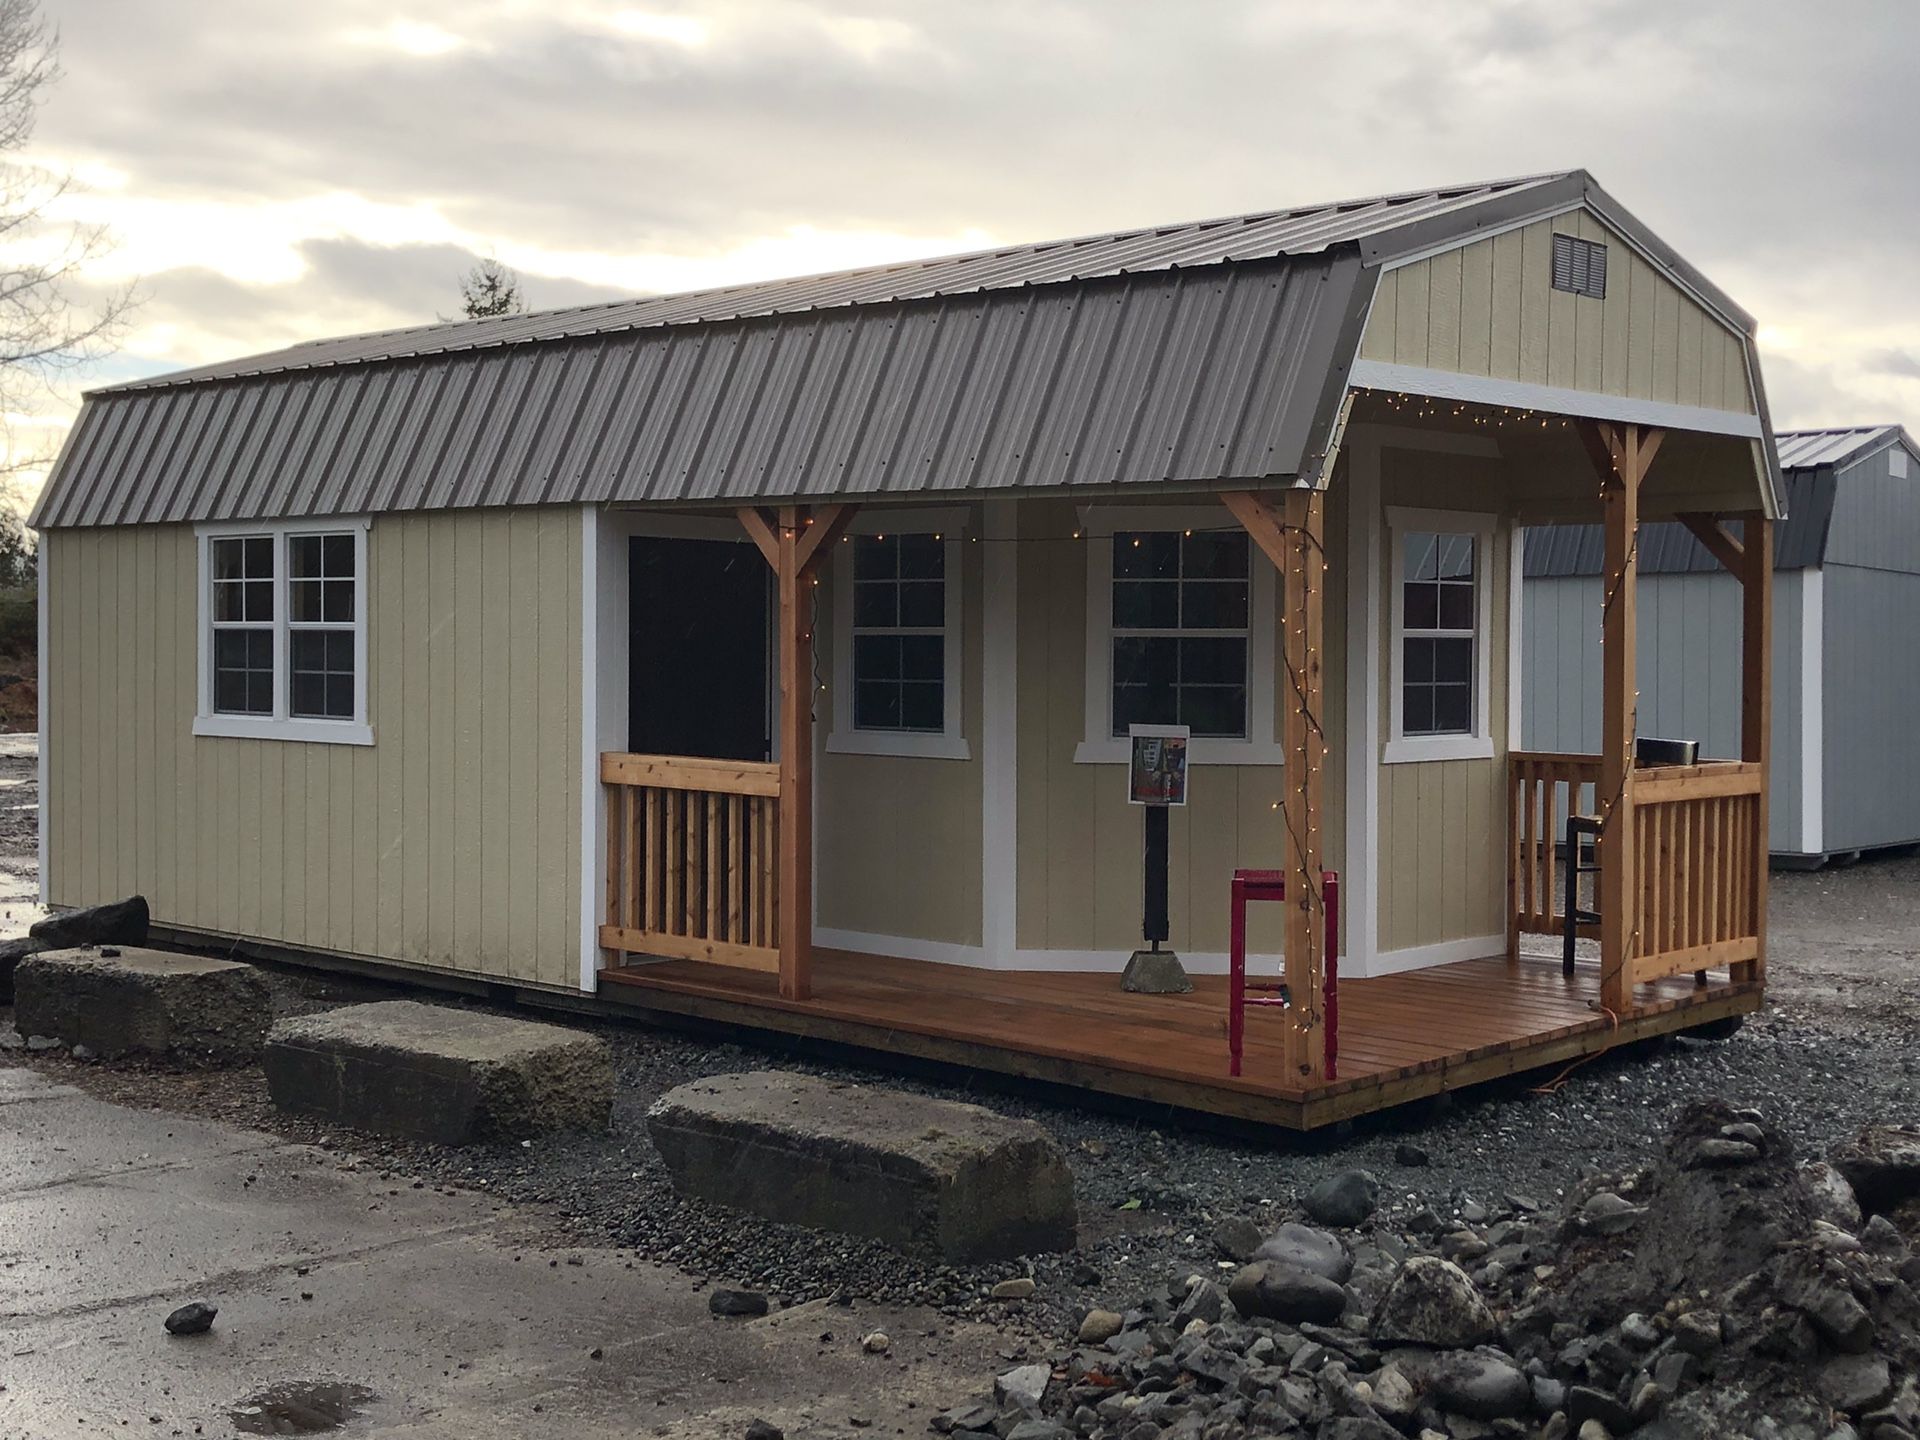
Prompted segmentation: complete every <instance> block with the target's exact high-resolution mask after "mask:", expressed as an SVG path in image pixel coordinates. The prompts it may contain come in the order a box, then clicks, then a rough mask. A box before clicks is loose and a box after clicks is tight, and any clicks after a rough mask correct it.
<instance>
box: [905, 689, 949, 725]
mask: <svg viewBox="0 0 1920 1440" xmlns="http://www.w3.org/2000/svg"><path fill="white" fill-rule="evenodd" d="M944 690H945V687H944V686H943V685H941V684H940V683H939V682H937V681H936V682H934V683H932V684H928V683H925V682H912V681H909V682H908V683H907V684H905V685H902V686H901V687H900V728H901V729H902V730H939V729H941V728H942V726H943V725H944V724H945V722H946V715H945V713H944V711H943V709H942V706H943V705H944V703H945V695H944V693H943V692H944Z"/></svg>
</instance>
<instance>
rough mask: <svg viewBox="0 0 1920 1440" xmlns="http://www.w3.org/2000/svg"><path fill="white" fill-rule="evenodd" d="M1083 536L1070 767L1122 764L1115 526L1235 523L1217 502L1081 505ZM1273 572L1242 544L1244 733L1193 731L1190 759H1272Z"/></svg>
mask: <svg viewBox="0 0 1920 1440" xmlns="http://www.w3.org/2000/svg"><path fill="white" fill-rule="evenodd" d="M1080 516H1081V533H1082V534H1084V535H1085V536H1086V537H1087V539H1088V542H1089V543H1088V545H1087V547H1086V558H1087V668H1086V676H1087V679H1086V694H1085V707H1086V713H1085V719H1084V728H1083V729H1082V731H1081V740H1080V743H1079V744H1078V745H1076V746H1075V747H1074V751H1073V763H1074V764H1076V765H1124V764H1126V763H1127V758H1128V744H1129V742H1128V740H1127V738H1126V737H1125V736H1124V735H1121V736H1115V735H1113V734H1112V733H1111V728H1112V727H1111V724H1110V722H1111V720H1112V715H1113V711H1112V707H1113V684H1112V680H1113V546H1112V545H1111V544H1109V543H1106V542H1108V541H1110V540H1112V538H1113V536H1114V534H1115V533H1116V532H1118V531H1122V530H1157V531H1168V530H1228V531H1238V530H1239V529H1240V523H1239V522H1238V521H1237V520H1235V519H1234V518H1233V513H1232V512H1231V511H1230V510H1228V509H1227V508H1226V506H1224V505H1088V506H1083V507H1081V512H1080ZM1277 579H1278V576H1277V573H1276V572H1275V570H1274V567H1273V565H1272V564H1271V563H1268V562H1267V561H1266V559H1265V555H1264V553H1263V552H1262V551H1261V550H1260V547H1259V546H1257V545H1255V544H1253V542H1252V540H1251V539H1249V541H1248V542H1247V736H1246V738H1245V739H1234V738H1232V737H1229V736H1197V737H1195V738H1194V739H1193V740H1191V741H1190V742H1189V743H1188V746H1187V760H1188V762H1189V763H1190V764H1194V765H1278V764H1280V763H1281V755H1282V753H1283V752H1282V747H1281V745H1280V742H1279V741H1277V740H1275V739H1274V738H1273V735H1274V645H1275V638H1274V624H1275V610H1276V608H1277V606H1278V603H1279V602H1278V598H1277V590H1276V581H1277Z"/></svg>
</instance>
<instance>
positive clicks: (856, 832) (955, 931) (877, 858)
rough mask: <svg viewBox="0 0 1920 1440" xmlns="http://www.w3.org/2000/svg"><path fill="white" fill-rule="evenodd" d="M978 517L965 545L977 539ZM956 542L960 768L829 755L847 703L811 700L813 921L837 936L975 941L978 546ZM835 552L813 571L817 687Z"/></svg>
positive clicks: (829, 646)
mask: <svg viewBox="0 0 1920 1440" xmlns="http://www.w3.org/2000/svg"><path fill="white" fill-rule="evenodd" d="M979 533H980V532H979V517H978V515H977V514H976V515H975V516H974V517H973V518H972V519H971V521H970V522H969V525H968V528H967V534H968V536H969V537H972V536H977V535H978V534H979ZM986 543H989V542H985V541H975V540H973V539H971V538H970V539H968V540H967V541H965V542H964V543H962V544H961V545H960V546H959V552H960V583H961V595H960V601H961V618H960V645H961V656H962V659H961V667H960V674H961V685H962V689H961V706H960V728H961V734H962V736H963V737H964V738H965V739H966V742H967V744H968V746H969V749H970V754H969V758H968V759H965V760H949V759H930V758H926V757H922V756H900V755H846V754H838V753H833V752H829V751H828V750H827V749H826V739H827V736H828V735H829V734H830V733H831V732H832V730H833V723H834V709H833V707H834V706H835V705H837V704H841V703H851V697H850V696H841V695H838V694H836V693H835V692H834V691H833V690H832V688H831V686H829V687H828V689H827V690H825V691H819V692H816V695H815V700H816V707H815V711H814V715H815V736H816V739H817V741H818V743H819V746H820V750H819V753H818V756H817V758H816V760H815V762H814V764H815V772H814V773H815V779H814V800H813V803H814V810H815V813H816V815H817V817H818V825H817V827H816V835H815V841H814V855H815V877H816V878H815V887H816V889H815V899H814V921H815V923H816V924H817V925H819V926H821V927H824V928H826V929H832V930H852V931H857V932H860V933H863V934H870V935H899V936H907V937H910V938H912V939H916V940H932V941H936V942H940V943H944V944H952V945H978V944H980V943H981V889H980V886H981V870H980V855H981V826H982V823H983V822H982V817H981V808H980V807H981V777H982V773H983V772H982V768H981V763H980V714H981V712H980V700H981V655H982V649H981V646H982V634H981V628H982V624H983V620H984V615H985V608H984V606H983V604H982V596H981V589H980V586H981V560H980V551H981V546H982V545H983V544H986ZM850 548H851V547H850V546H846V545H841V546H836V547H835V554H834V555H833V556H832V557H831V558H830V559H829V560H828V561H827V564H826V568H825V569H824V570H822V571H821V573H820V584H819V586H818V587H817V588H816V589H815V590H814V592H813V593H814V595H815V596H816V597H817V602H818V603H817V608H816V611H815V624H814V642H815V644H816V646H817V647H818V652H819V654H818V664H817V668H818V672H819V674H820V676H821V679H822V682H823V683H824V681H825V677H827V676H830V675H832V674H833V659H834V656H833V645H834V641H835V638H836V631H835V625H834V614H833V596H834V594H835V588H834V587H835V575H834V568H833V567H834V566H836V565H840V564H844V563H847V560H846V558H844V556H843V553H842V552H844V551H846V550H848V549H850Z"/></svg>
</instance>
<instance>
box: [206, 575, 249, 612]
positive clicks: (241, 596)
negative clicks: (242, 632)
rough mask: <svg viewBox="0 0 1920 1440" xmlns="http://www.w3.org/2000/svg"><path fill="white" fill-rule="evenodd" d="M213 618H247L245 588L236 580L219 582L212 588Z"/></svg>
mask: <svg viewBox="0 0 1920 1440" xmlns="http://www.w3.org/2000/svg"><path fill="white" fill-rule="evenodd" d="M213 618H214V619H216V620H244V619H246V618H247V587H246V586H244V585H242V584H240V583H239V582H238V581H236V580H220V581H216V582H215V583H214V587H213Z"/></svg>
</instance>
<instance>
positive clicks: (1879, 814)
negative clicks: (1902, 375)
mask: <svg viewBox="0 0 1920 1440" xmlns="http://www.w3.org/2000/svg"><path fill="white" fill-rule="evenodd" d="M1778 443H1779V449H1780V464H1781V467H1782V473H1783V479H1784V483H1785V495H1786V503H1787V517H1786V519H1785V520H1783V521H1782V522H1781V524H1780V527H1779V531H1778V544H1777V546H1776V548H1775V552H1774V565H1775V569H1776V575H1777V578H1776V580H1775V583H1774V607H1775V608H1774V615H1775V621H1776V623H1775V626H1774V632H1773V687H1774V693H1773V756H1772V759H1773V772H1772V773H1773V802H1772V813H1771V817H1770V824H1769V829H1770V832H1771V834H1770V840H1769V848H1770V849H1771V850H1772V852H1773V857H1774V860H1775V862H1776V863H1779V864H1789V865H1817V864H1820V863H1821V862H1823V861H1825V860H1828V859H1832V858H1835V857H1848V856H1857V855H1859V854H1860V853H1861V852H1863V851H1869V850H1877V849H1884V848H1886V847H1889V846H1895V845H1910V844H1913V843H1915V842H1920V725H1916V724H1915V722H1914V717H1915V716H1916V715H1920V659H1916V651H1915V649H1914V643H1915V637H1916V636H1920V450H1916V448H1915V446H1914V442H1913V437H1912V436H1911V435H1909V434H1908V433H1907V432H1906V431H1905V430H1904V429H1902V428H1901V427H1900V426H1898V425H1859V426H1851V427H1844V428H1839V429H1829V430H1795V431H1786V432H1783V433H1782V434H1780V435H1779V437H1778ZM1600 571H1601V539H1600V532H1599V527H1597V526H1593V525H1568V526H1551V527H1537V528H1533V529H1530V530H1529V531H1528V532H1527V538H1526V577H1527V578H1526V591H1525V600H1524V615H1525V619H1524V621H1523V624H1522V631H1523V633H1524V636H1525V646H1524V673H1525V677H1526V678H1525V681H1524V684H1523V690H1524V694H1525V702H1524V704H1525V709H1524V715H1523V721H1522V728H1523V734H1524V735H1525V737H1526V743H1527V744H1528V745H1529V746H1532V747H1535V748H1538V749H1546V750H1569V749H1570V750H1578V749H1582V748H1585V747H1587V746H1590V745H1591V744H1592V743H1594V742H1595V741H1596V740H1597V739H1598V731H1597V721H1596V719H1595V716H1594V712H1593V711H1592V709H1591V708H1590V707H1591V704H1592V701H1593V698H1594V690H1593V686H1594V680H1593V676H1594V674H1595V673H1596V672H1595V669H1594V667H1595V666H1596V665H1597V664H1598V656H1599V653H1600V633H1599V628H1598V626H1596V625H1595V624H1594V623H1593V611H1592V609H1591V607H1592V606H1593V605H1595V604H1597V603H1598V601H1597V597H1598V595H1599V591H1600ZM1640 577H1641V578H1640V665H1639V676H1640V731H1641V733H1642V734H1643V735H1658V736H1666V737H1673V738H1683V739H1693V740H1698V741H1699V742H1700V747H1701V754H1702V755H1707V756H1727V755H1735V754H1738V753H1739V746H1740V706H1739V698H1738V691H1737V686H1738V680H1739V676H1738V666H1737V665H1736V664H1735V657H1734V655H1733V654H1732V652H1730V651H1729V649H1728V647H1727V642H1728V637H1729V636H1731V635H1732V634H1734V633H1735V632H1736V631H1737V630H1738V628H1739V624H1740V591H1739V586H1738V585H1736V584H1734V583H1732V581H1731V577H1729V576H1727V575H1726V574H1725V573H1724V571H1723V570H1722V569H1721V566H1720V564H1719V562H1717V561H1716V560H1715V559H1714V558H1713V557H1712V556H1711V555H1709V554H1708V553H1707V551H1706V549H1705V548H1704V547H1703V546H1702V545H1701V544H1700V542H1699V541H1698V540H1697V539H1695V538H1694V536H1693V535H1692V534H1690V533H1689V532H1688V531H1687V530H1686V528H1685V527H1684V526H1681V525H1678V524H1660V525H1648V526H1646V527H1645V528H1644V529H1643V530H1642V531H1641V535H1640Z"/></svg>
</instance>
